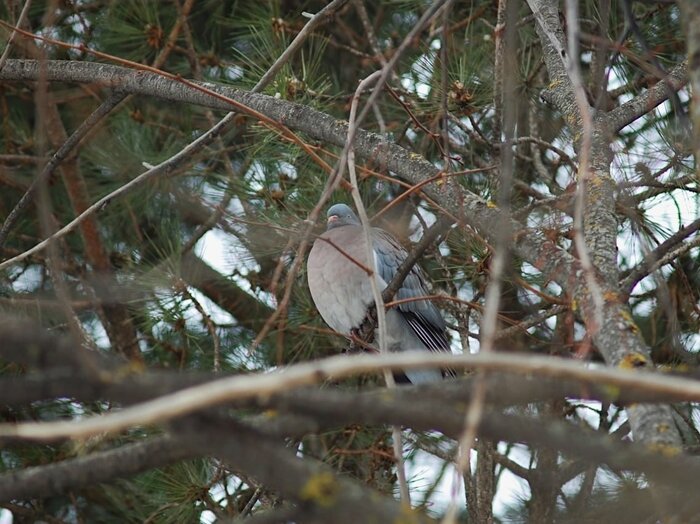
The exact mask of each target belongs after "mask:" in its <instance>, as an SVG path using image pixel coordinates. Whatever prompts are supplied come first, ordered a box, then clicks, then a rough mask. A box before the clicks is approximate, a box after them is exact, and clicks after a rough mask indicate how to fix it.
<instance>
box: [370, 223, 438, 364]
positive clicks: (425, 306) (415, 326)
mask: <svg viewBox="0 0 700 524" xmlns="http://www.w3.org/2000/svg"><path fill="white" fill-rule="evenodd" d="M372 244H373V245H372V247H373V249H374V253H375V257H376V263H377V271H378V273H379V276H381V278H382V280H384V282H386V283H387V285H388V284H389V283H390V282H391V281H392V279H393V278H394V275H396V272H397V270H398V268H399V266H400V265H401V263H402V262H403V261H404V260H405V259H406V257H407V256H408V253H407V252H406V250H405V249H404V248H403V246H401V244H399V242H398V241H397V240H396V239H395V238H394V237H392V236H391V235H390V234H389V233H387V232H386V231H384V230H382V229H378V228H375V229H374V230H373V236H372ZM426 280H427V279H426V277H425V274H424V273H423V271H422V270H421V269H420V267H418V266H417V265H415V266H413V268H411V271H410V272H409V273H408V275H407V276H406V278H405V279H404V281H403V283H402V285H401V287H400V288H399V290H398V292H397V293H396V296H395V298H396V299H397V300H401V299H407V298H419V297H424V296H427V295H428V287H427V285H426ZM397 309H398V311H399V312H400V313H401V314H402V316H403V317H404V319H405V320H406V322H407V323H408V325H409V326H410V327H411V329H412V330H413V332H414V333H415V334H416V336H417V337H418V338H419V339H420V340H421V342H423V344H425V347H426V348H428V349H430V350H433V351H448V350H449V347H450V343H449V340H448V338H447V334H446V332H445V321H444V320H443V318H442V315H440V311H438V309H437V308H436V307H435V305H434V304H433V303H432V302H430V301H429V300H412V301H410V302H405V303H403V304H401V305H399V306H398V307H397Z"/></svg>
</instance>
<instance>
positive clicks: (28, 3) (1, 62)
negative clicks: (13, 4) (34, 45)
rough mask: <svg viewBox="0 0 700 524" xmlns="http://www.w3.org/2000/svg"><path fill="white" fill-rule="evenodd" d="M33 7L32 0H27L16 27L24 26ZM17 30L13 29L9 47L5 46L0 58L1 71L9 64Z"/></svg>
mask: <svg viewBox="0 0 700 524" xmlns="http://www.w3.org/2000/svg"><path fill="white" fill-rule="evenodd" d="M31 5H32V0H25V2H24V7H22V12H21V13H20V14H19V18H18V19H17V22H16V23H15V25H16V26H17V27H22V24H24V20H25V19H26V18H27V15H28V14H29V6H31ZM17 34H18V33H17V30H15V29H13V30H12V33H11V34H10V38H9V39H8V40H7V45H6V46H5V50H4V51H3V53H2V56H0V70H2V68H3V67H5V62H7V57H8V56H10V50H11V49H12V43H13V42H14V41H15V38H16V37H17Z"/></svg>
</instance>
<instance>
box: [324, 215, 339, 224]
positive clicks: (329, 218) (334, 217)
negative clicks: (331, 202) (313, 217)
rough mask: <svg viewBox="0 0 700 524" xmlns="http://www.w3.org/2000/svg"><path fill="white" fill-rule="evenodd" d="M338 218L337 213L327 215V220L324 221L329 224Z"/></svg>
mask: <svg viewBox="0 0 700 524" xmlns="http://www.w3.org/2000/svg"><path fill="white" fill-rule="evenodd" d="M336 220H338V215H331V216H329V217H328V220H327V221H326V223H327V224H330V223H331V222H335V221H336Z"/></svg>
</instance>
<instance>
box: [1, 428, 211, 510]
mask: <svg viewBox="0 0 700 524" xmlns="http://www.w3.org/2000/svg"><path fill="white" fill-rule="evenodd" d="M183 444H184V442H183V441H182V439H178V438H176V437H173V436H170V435H162V436H157V437H151V438H149V439H147V440H144V441H143V442H137V443H135V444H126V445H124V446H121V447H118V448H115V449H110V450H109V451H99V452H96V453H91V454H89V455H87V456H80V457H76V458H72V459H68V460H64V461H61V462H56V463H54V464H49V465H46V466H35V467H31V468H25V469H20V470H15V471H10V472H9V473H5V474H3V475H0V502H7V501H10V500H16V499H32V498H44V497H51V496H53V495H59V494H62V493H66V492H68V491H70V490H72V489H77V488H82V487H85V486H90V485H92V484H99V483H100V482H107V481H111V480H115V479H118V478H123V477H128V476H132V475H136V474H138V473H141V472H143V471H148V470H150V469H154V468H159V467H162V466H165V465H167V464H172V463H173V462H177V461H180V460H183V459H186V458H190V457H195V456H197V455H199V454H201V451H198V450H196V449H195V448H192V447H187V446H184V445H183Z"/></svg>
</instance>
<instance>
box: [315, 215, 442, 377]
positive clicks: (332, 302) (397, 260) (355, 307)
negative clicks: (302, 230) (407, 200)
mask: <svg viewBox="0 0 700 524" xmlns="http://www.w3.org/2000/svg"><path fill="white" fill-rule="evenodd" d="M326 216H327V218H328V222H327V224H328V225H327V229H326V232H325V233H323V234H322V235H321V236H320V237H319V238H318V239H316V241H315V242H314V245H313V247H312V248H311V252H310V253H309V260H308V282H309V290H310V291H311V297H312V298H313V301H314V303H315V304H316V308H317V309H318V311H319V313H320V314H321V316H322V317H323V320H324V321H325V322H326V324H328V325H329V326H330V327H331V328H332V329H334V330H335V331H337V332H339V333H343V334H345V335H349V334H350V332H351V331H352V330H353V329H356V328H358V327H359V326H360V324H361V323H362V321H363V320H364V318H365V316H366V315H367V309H368V308H369V306H370V305H371V304H373V303H374V298H373V295H372V288H371V285H370V281H369V276H368V275H367V273H366V271H365V270H364V269H363V268H362V267H361V266H359V265H358V263H357V262H359V264H362V265H363V266H364V267H365V268H371V267H372V265H371V264H369V263H368V262H367V249H366V247H365V246H366V242H365V236H364V232H363V230H362V225H361V224H360V220H359V219H358V218H357V215H355V213H354V211H353V210H352V209H350V207H348V206H347V205H345V204H335V205H333V206H331V207H330V209H329V210H328V213H327V215H326ZM372 251H373V252H374V260H375V262H376V267H377V271H376V273H375V275H376V278H377V281H378V283H379V289H380V290H383V289H384V288H386V286H387V285H388V284H389V282H391V280H392V278H393V277H394V275H395V274H396V270H397V269H398V267H399V266H400V265H401V262H402V261H403V260H404V259H405V258H406V257H407V256H408V253H407V252H406V250H405V249H404V248H403V247H402V246H401V244H399V242H398V241H397V240H396V239H395V238H394V237H392V236H391V235H390V234H389V233H387V232H386V231H384V230H382V229H378V228H372ZM425 282H426V278H425V274H424V273H423V271H422V270H421V269H420V268H419V267H418V266H414V267H413V269H411V271H410V273H409V274H408V276H407V277H406V279H405V280H404V281H403V284H402V286H401V288H400V289H399V291H398V292H397V293H396V299H403V298H413V297H421V296H426V295H428V294H429V293H428V289H427V287H426V284H425ZM386 325H387V347H388V348H389V350H390V351H403V350H409V349H423V350H430V351H450V342H449V339H448V338H447V333H446V331H445V321H444V320H443V318H442V316H441V315H440V312H439V311H438V309H437V308H436V307H435V305H433V304H432V303H431V302H429V301H427V300H416V301H411V302H406V303H403V304H401V305H400V306H397V307H393V308H391V309H389V310H387V312H386ZM404 373H405V375H406V378H408V380H409V381H410V382H412V383H413V384H420V383H426V382H434V381H437V380H440V379H441V378H442V376H443V372H442V371H441V370H440V369H435V368H433V369H413V370H406V371H405V372H404Z"/></svg>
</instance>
